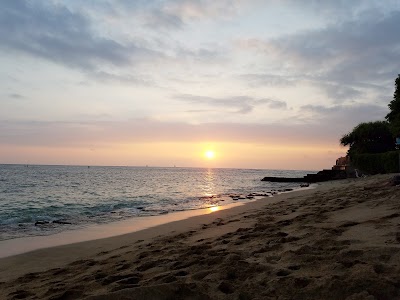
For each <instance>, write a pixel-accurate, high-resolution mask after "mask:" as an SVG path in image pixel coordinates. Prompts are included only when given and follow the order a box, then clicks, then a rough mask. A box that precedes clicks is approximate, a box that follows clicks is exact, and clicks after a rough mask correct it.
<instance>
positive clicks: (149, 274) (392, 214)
mask: <svg viewBox="0 0 400 300" xmlns="http://www.w3.org/2000/svg"><path fill="white" fill-rule="evenodd" d="M391 177H393V175H379V176H373V177H369V178H363V179H353V180H344V181H336V182H328V183H325V184H323V185H321V186H320V187H318V188H317V189H314V190H306V191H300V192H295V193H288V194H282V195H279V196H276V197H274V198H266V199H262V200H259V201H256V202H252V203H249V204H247V205H243V206H238V207H234V208H231V209H227V210H222V211H217V212H215V213H212V214H208V215H202V216H197V217H193V218H190V219H187V220H182V221H177V222H172V223H168V224H164V225H161V226H158V227H154V228H149V229H146V230H143V231H139V232H135V233H131V234H126V235H122V236H117V237H111V238H107V239H102V240H95V241H89V242H83V243H78V244H70V245H65V246H60V247H54V248H48V249H41V250H36V251H33V252H29V253H25V254H21V255H17V256H12V257H8V258H3V259H0V282H1V283H0V299H85V298H87V299H348V300H355V299H399V298H400V187H398V186H390V185H388V184H387V183H388V181H389V179H390V178H391Z"/></svg>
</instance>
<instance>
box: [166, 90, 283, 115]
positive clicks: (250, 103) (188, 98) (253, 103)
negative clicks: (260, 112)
mask: <svg viewBox="0 0 400 300" xmlns="http://www.w3.org/2000/svg"><path fill="white" fill-rule="evenodd" d="M174 98H175V99H178V100H181V101H184V102H186V103H190V104H196V105H206V106H209V107H215V108H224V110H228V111H230V112H234V113H240V114H246V113H249V112H251V111H253V109H254V108H255V107H258V106H260V105H266V106H268V107H269V108H270V109H286V107H287V105H286V102H284V101H281V100H273V99H267V98H263V99H255V98H253V97H249V96H233V97H226V98H214V97H206V96H196V95H190V94H181V95H176V96H175V97H174Z"/></svg>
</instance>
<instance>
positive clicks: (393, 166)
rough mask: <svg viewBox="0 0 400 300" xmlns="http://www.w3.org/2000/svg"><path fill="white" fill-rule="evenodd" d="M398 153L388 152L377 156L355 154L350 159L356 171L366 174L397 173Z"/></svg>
mask: <svg viewBox="0 0 400 300" xmlns="http://www.w3.org/2000/svg"><path fill="white" fill-rule="evenodd" d="M399 155H400V151H389V152H385V153H379V154H357V155H354V156H353V157H352V164H353V165H354V167H356V168H357V169H359V170H361V171H363V172H365V173H368V174H378V173H382V174H383V173H397V172H399Z"/></svg>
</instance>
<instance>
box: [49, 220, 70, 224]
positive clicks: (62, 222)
mask: <svg viewBox="0 0 400 300" xmlns="http://www.w3.org/2000/svg"><path fill="white" fill-rule="evenodd" d="M53 223H54V224H62V225H71V224H72V223H70V222H66V221H61V220H54V221H53Z"/></svg>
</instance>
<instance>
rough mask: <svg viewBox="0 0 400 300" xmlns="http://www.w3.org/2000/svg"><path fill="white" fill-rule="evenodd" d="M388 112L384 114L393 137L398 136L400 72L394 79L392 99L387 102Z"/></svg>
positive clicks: (399, 124)
mask: <svg viewBox="0 0 400 300" xmlns="http://www.w3.org/2000/svg"><path fill="white" fill-rule="evenodd" d="M388 106H389V109H390V112H389V113H388V114H387V115H386V120H387V121H388V122H389V125H390V129H391V130H392V134H393V136H394V137H400V74H399V75H398V77H397V78H396V80H395V90H394V94H393V100H392V101H390V103H389V105H388Z"/></svg>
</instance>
